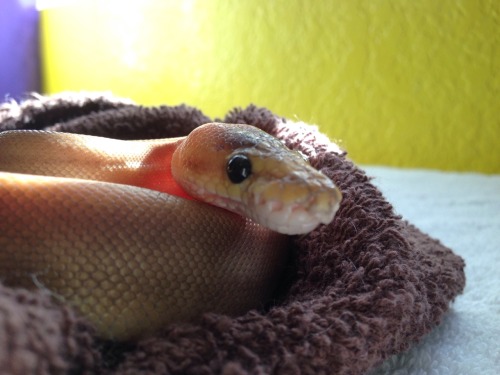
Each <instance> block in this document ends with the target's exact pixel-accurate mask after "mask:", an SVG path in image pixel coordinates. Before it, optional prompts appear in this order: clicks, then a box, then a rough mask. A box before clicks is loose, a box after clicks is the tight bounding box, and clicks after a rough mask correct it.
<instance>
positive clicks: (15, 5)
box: [0, 0, 40, 101]
mask: <svg viewBox="0 0 500 375" xmlns="http://www.w3.org/2000/svg"><path fill="white" fill-rule="evenodd" d="M38 20H39V18H38V11H37V9H36V7H35V0H0V101H3V100H4V99H6V98H15V99H19V98H21V97H23V96H24V95H25V94H27V93H29V92H31V91H39V90H40V57H39V55H40V54H39V43H38V39H39V37H38V35H39V34H38Z"/></svg>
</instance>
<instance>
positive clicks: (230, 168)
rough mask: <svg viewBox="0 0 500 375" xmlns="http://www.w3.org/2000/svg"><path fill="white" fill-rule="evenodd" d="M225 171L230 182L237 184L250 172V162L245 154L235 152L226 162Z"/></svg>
mask: <svg viewBox="0 0 500 375" xmlns="http://www.w3.org/2000/svg"><path fill="white" fill-rule="evenodd" d="M226 172H227V176H228V177H229V179H230V180H231V182H232V183H234V184H239V183H240V182H243V181H244V180H245V179H246V178H247V177H248V176H250V175H251V174H252V163H251V162H250V159H248V157H247V156H245V155H241V154H236V155H234V156H232V157H231V158H230V159H229V161H228V162H227V166H226Z"/></svg>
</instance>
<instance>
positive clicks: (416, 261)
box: [0, 93, 465, 374]
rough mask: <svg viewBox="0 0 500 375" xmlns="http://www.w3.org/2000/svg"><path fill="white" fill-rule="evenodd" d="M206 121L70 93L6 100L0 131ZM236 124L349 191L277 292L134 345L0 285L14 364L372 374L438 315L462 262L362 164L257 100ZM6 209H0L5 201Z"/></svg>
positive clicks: (152, 134) (9, 359)
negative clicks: (255, 304)
mask: <svg viewBox="0 0 500 375" xmlns="http://www.w3.org/2000/svg"><path fill="white" fill-rule="evenodd" d="M209 121H210V119H209V118H208V117H206V116H205V115H203V114H202V113H201V112H200V111H199V110H197V109H194V108H191V107H188V106H177V107H167V106H162V107H154V108H146V107H141V106H136V105H134V104H133V103H131V102H128V101H125V100H121V99H117V98H113V97H110V96H100V95H90V94H70V93H66V94H61V95H59V96H55V97H43V96H39V97H34V98H31V99H27V100H26V101H24V102H23V103H20V104H17V103H15V102H7V103H5V104H3V105H2V106H1V107H0V130H8V129H46V130H56V131H65V132H76V133H86V134H94V135H101V136H107V137H115V138H122V139H135V138H159V137H171V136H180V135H185V134H187V133H189V132H190V131H191V130H192V129H193V128H194V127H196V126H198V125H200V124H202V123H206V122H209ZM222 121H224V122H229V123H247V124H252V125H255V126H258V127H260V128H262V129H264V130H265V131H267V132H269V133H271V134H273V135H275V136H277V137H279V138H280V139H282V140H283V141H284V142H285V144H286V145H287V146H289V147H290V148H293V149H297V150H300V151H301V152H303V153H304V154H305V155H306V156H307V157H308V158H309V160H310V161H311V164H312V165H313V166H315V167H316V168H318V169H320V170H322V171H323V172H324V173H325V174H327V175H328V176H330V177H331V178H332V179H333V180H334V181H335V183H336V184H337V185H338V186H339V187H340V189H341V190H342V192H343V196H344V199H343V202H342V205H341V207H340V210H339V212H338V213H337V215H336V218H335V219H334V221H333V222H332V223H331V224H330V225H327V226H322V227H320V228H318V229H316V230H315V231H313V232H311V233H309V234H307V235H304V236H299V237H295V238H294V241H293V245H292V246H291V248H290V249H289V250H290V253H291V254H292V257H291V258H292V262H291V263H290V265H289V266H288V267H287V273H286V275H285V277H284V280H283V285H282V287H281V288H280V291H279V293H278V294H277V295H276V296H275V300H274V301H275V302H274V304H273V305H272V306H270V307H269V308H268V309H266V310H262V311H256V310H253V311H249V312H248V313H247V314H244V315H242V316H238V317H228V316H222V315H216V314H207V315H206V316H205V317H204V319H203V320H202V322H201V323H199V324H197V325H186V324H182V325H181V324H178V325H173V326H169V327H165V330H164V331H161V332H158V333H157V335H155V336H154V337H152V338H149V339H145V340H142V341H140V342H136V343H127V344H119V343H109V342H101V341H99V340H97V339H96V338H95V337H94V335H93V329H92V327H91V326H90V325H89V324H88V323H87V322H86V321H84V320H83V319H81V318H79V317H78V316H77V314H75V312H74V311H73V310H72V309H71V308H70V307H69V306H60V305H58V304H57V303H56V302H55V301H52V300H51V299H50V298H49V296H48V295H46V294H44V293H43V292H42V291H38V292H28V291H25V290H21V289H13V288H7V287H2V286H0V369H1V371H2V373H5V374H30V373H41V374H66V373H71V374H92V373H99V374H270V373H275V374H362V373H364V372H366V371H367V370H369V369H371V368H373V367H374V366H376V365H377V364H379V363H381V362H382V361H383V360H384V359H386V358H388V357H389V356H391V355H393V354H396V353H400V352H402V351H405V350H407V349H409V348H410V347H411V346H412V345H413V344H414V343H416V342H417V341H418V340H420V339H421V338H422V337H423V336H424V335H425V334H426V333H428V332H430V331H431V330H432V329H433V328H434V327H436V325H437V324H439V323H440V321H441V319H442V318H443V315H444V313H445V312H446V311H447V309H448V307H449V304H450V302H451V301H452V300H453V299H454V298H455V297H456V296H457V295H458V294H459V293H461V292H462V290H463V288H464V284H465V276H464V270H463V269H464V262H463V260H462V259H461V258H460V257H458V256H456V255H455V254H453V252H452V251H451V250H449V249H448V248H446V247H445V246H443V245H442V244H441V243H439V242H438V241H436V240H434V239H432V238H430V237H429V236H428V235H426V234H424V233H422V232H421V231H420V230H419V229H417V228H416V227H414V226H413V225H411V224H409V223H408V222H406V221H404V220H403V219H402V218H401V217H399V216H397V215H396V214H395V213H394V210H393V207H392V206H391V204H390V203H389V202H387V201H386V200H385V199H384V197H383V195H382V194H381V192H380V191H379V190H378V189H377V188H375V187H374V186H373V184H372V183H371V182H370V179H369V178H368V177H367V176H366V174H365V173H364V172H363V171H362V170H361V169H360V168H359V167H357V166H356V165H354V164H353V163H352V162H351V161H349V160H348V159H347V158H346V156H345V155H344V154H342V153H341V152H340V151H339V150H338V148H337V146H336V145H335V144H333V143H331V142H330V141H329V140H328V139H327V138H326V137H324V136H323V135H322V134H321V133H319V132H318V131H317V129H316V128H315V127H312V126H309V125H307V124H303V123H296V122H291V121H287V120H285V119H281V118H279V117H277V116H275V115H274V114H272V113H271V112H270V111H268V110H266V109H263V108H257V107H254V106H250V107H248V108H246V109H244V110H241V109H234V110H232V111H230V112H229V113H228V114H227V115H226V117H225V118H224V119H222ZM0 209H1V208H0Z"/></svg>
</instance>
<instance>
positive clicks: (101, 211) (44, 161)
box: [0, 124, 341, 340]
mask: <svg viewBox="0 0 500 375" xmlns="http://www.w3.org/2000/svg"><path fill="white" fill-rule="evenodd" d="M215 125H216V126H215V127H216V128H217V129H219V128H221V125H220V124H215ZM226 128H228V127H227V126H226V125H224V126H222V129H223V130H224V131H225V129H226ZM248 128H249V129H250V128H252V127H248ZM236 129H237V130H238V131H237V132H241V130H242V129H243V128H242V127H241V126H240V127H236ZM219 130H220V129H219ZM219 130H217V131H219ZM244 130H245V131H246V129H244ZM251 131H253V129H251ZM259 132H260V131H259ZM9 133H10V134H9ZM210 134H212V137H209V138H207V137H206V136H205V137H203V138H200V139H205V140H207V139H210V142H205V141H203V142H204V143H212V146H210V147H211V149H212V150H214V151H213V152H214V155H213V160H212V162H211V164H210V168H208V169H207V168H206V167H204V166H200V163H202V162H204V160H202V161H199V160H198V159H195V158H192V157H191V156H189V155H188V154H186V153H185V154H182V155H176V154H175V152H177V150H178V149H181V147H179V146H180V145H183V147H184V148H186V145H188V146H189V143H188V142H186V141H185V140H184V139H174V140H163V141H162V140H155V141H115V140H104V139H100V138H97V137H88V136H77V135H69V134H68V135H62V136H61V135H55V134H50V133H39V132H27V133H25V132H7V133H1V134H0V171H1V172H0V207H1V208H0V279H1V280H2V282H3V283H4V284H6V285H9V286H15V287H24V288H31V289H33V288H42V289H45V290H48V291H49V292H50V293H51V294H52V295H53V296H54V298H56V299H60V300H62V301H64V302H65V303H67V304H69V305H71V306H73V307H74V308H75V309H77V310H78V311H79V312H80V313H81V314H82V315H83V316H85V317H86V318H87V319H89V320H90V321H91V322H93V324H94V325H95V327H96V329H97V332H98V334H99V335H100V336H101V337H103V338H107V339H114V340H129V339H135V338H138V337H143V336H145V335H148V334H151V333H153V332H155V331H156V330H158V329H161V328H163V327H166V326H167V325H168V324H170V323H173V322H179V321H195V320H196V319H198V318H199V317H200V316H201V315H202V314H203V313H205V312H216V313H223V314H230V315H237V314H242V313H244V312H246V311H248V310H249V309H252V308H259V307H263V305H264V303H265V302H266V301H267V300H268V299H269V297H270V296H271V295H272V293H273V291H274V289H275V287H276V285H277V283H278V281H279V277H280V274H281V271H282V270H283V267H284V265H285V262H286V258H287V246H286V244H287V242H288V236H286V235H284V234H280V233H278V232H277V231H276V230H280V228H285V224H283V223H280V224H276V228H273V229H268V228H266V227H264V226H263V225H261V224H259V223H257V222H256V220H257V221H259V215H258V213H253V212H250V214H249V216H250V217H252V219H253V220H252V219H249V218H247V217H244V216H242V215H240V213H241V205H240V204H239V203H238V202H236V203H232V202H233V201H238V200H245V199H246V200H247V201H248V200H249V198H248V197H249V196H251V197H253V198H255V196H256V195H258V197H257V198H258V199H257V198H255V199H256V202H257V204H260V205H265V204H264V203H266V202H267V201H269V202H270V203H268V204H267V203H266V204H267V205H268V206H270V207H271V208H268V210H274V209H275V207H279V206H280V204H277V203H276V202H275V201H273V199H275V198H274V197H275V196H276V194H275V190H274V189H276V186H274V185H273V183H272V182H267V185H266V184H264V185H266V186H269V189H271V190H269V191H268V190H266V186H264V187H263V186H262V182H260V183H257V182H256V181H257V180H256V179H257V178H262V175H266V174H267V173H268V171H267V170H266V168H264V169H263V168H262V166H261V165H260V164H259V163H261V161H260V160H257V159H258V157H255V156H254V155H252V153H251V152H246V151H241V150H242V147H243V148H245V147H247V146H248V145H246V144H245V142H244V141H241V140H237V141H235V140H234V139H231V138H230V137H229V140H228V138H227V137H228V136H226V139H225V143H224V144H222V143H220V141H218V140H217V139H212V138H214V136H213V133H210ZM231 134H233V133H231ZM260 135H261V134H260V133H258V136H260ZM262 136H263V137H268V135H262ZM58 137H61V138H58ZM65 137H67V138H65ZM188 137H189V136H188ZM269 137H270V136H269ZM266 139H267V138H266ZM54 140H55V143H54ZM93 142H95V143H93ZM192 142H194V141H192ZM203 142H202V143H203ZM231 142H232V143H233V144H231V145H230V148H227V149H226V148H225V147H226V146H225V145H226V144H227V143H231ZM259 142H262V141H261V140H259ZM270 142H271V143H272V141H270ZM96 144H97V146H96ZM235 144H236V145H237V147H236V149H237V154H238V155H243V154H244V155H251V156H250V157H249V159H250V161H251V162H252V164H251V165H252V173H251V175H252V176H251V178H252V179H253V178H255V179H254V180H251V178H250V177H248V176H244V177H245V178H243V180H244V181H243V180H242V181H239V180H241V178H240V177H239V178H238V182H237V183H235V182H234V179H231V178H230V179H229V180H233V181H229V182H227V181H226V185H224V186H225V187H224V186H222V185H217V184H212V185H214V187H212V186H211V183H204V184H205V185H206V186H208V187H207V188H206V189H205V188H203V189H201V188H200V187H199V186H194V185H193V179H191V180H189V181H186V180H187V178H186V179H185V177H184V176H182V175H180V174H181V173H189V175H190V177H192V176H193V175H196V174H198V175H197V177H196V179H199V180H200V181H212V180H213V179H216V178H219V179H221V178H222V179H223V177H221V176H224V175H227V174H228V173H232V172H228V171H229V170H230V168H228V163H229V160H232V159H231V158H232V156H231V155H233V154H234V152H235V151H234V149H235ZM241 145H243V146H241ZM125 146H126V147H125ZM191 146H193V145H191ZM196 146H197V147H198V148H199V147H201V146H200V145H198V144H197V145H196ZM277 147H280V146H277ZM162 150H163V151H162ZM181 151H183V152H184V151H186V150H181ZM198 151H200V150H198ZM272 152H273V153H277V154H278V155H280V152H281V151H280V150H278V151H276V150H272ZM283 152H285V151H283ZM219 154H220V155H219ZM124 155H125V156H124ZM204 156H205V159H207V154H206V153H205V155H204ZM280 157H281V156H280ZM293 157H296V155H294V156H293ZM190 158H191V159H190ZM219 159H220V160H219ZM278 159H280V158H278ZM172 160H174V162H177V163H178V165H177V166H176V167H174V166H170V164H168V163H170V162H171V161H172ZM176 160H177V161H176ZM217 160H219V161H217ZM219 162H220V164H221V165H222V169H223V171H221V168H217V163H219ZM297 163H299V164H300V165H299V167H297V168H298V170H297V169H293V168H292V169H291V170H288V171H286V173H285V175H286V176H287V177H288V180H290V175H293V174H294V173H298V174H303V173H305V172H304V169H301V168H303V165H302V164H301V163H302V162H301V161H299V159H297ZM292 164H293V163H292ZM214 165H215V167H214ZM276 165H277V164H276ZM276 165H274V166H273V164H272V163H271V166H272V168H271V169H276V170H277V172H276V171H275V172H274V173H278V175H282V174H283V173H284V172H283V171H282V170H281V167H280V168H278V167H277V166H276ZM180 166H182V168H181V167H180ZM307 168H311V169H312V167H307ZM307 168H306V169H305V170H307V171H309V170H308V169H307ZM278 169H279V170H278ZM179 170H182V172H179ZM233 170H234V166H233ZM200 171H201V172H200ZM297 171H298V172H297ZM245 173H246V172H245ZM245 173H243V172H242V173H241V174H242V175H244V174H245ZM311 173H313V174H314V173H318V175H317V176H316V175H314V176H316V177H317V178H318V179H321V176H320V175H319V172H317V171H312V172H311ZM207 174H209V176H208V177H207ZM233 177H234V176H233ZM247 177H248V178H247ZM266 178H267V177H266ZM278 178H281V177H272V181H275V180H276V179H278ZM291 180H292V185H293V178H292V179H291ZM322 183H323V182H322ZM245 184H247V185H245ZM252 184H253V185H255V186H253V185H252ZM326 184H327V185H328V183H326ZM234 185H238V187H240V188H245V193H239V192H237V189H235V186H234ZM221 186H222V187H221ZM252 186H253V187H252ZM250 188H252V189H254V190H252V191H251V193H248V189H250ZM327 188H330V189H331V190H330V191H329V194H330V196H331V197H332V201H331V202H329V203H328V204H330V206H331V207H330V211H332V212H333V213H332V212H330V214H331V218H333V214H334V213H335V211H336V209H337V207H338V203H339V202H340V198H341V196H340V193H339V192H338V190H337V189H336V188H335V187H334V185H333V183H332V184H331V186H330V185H328V186H327ZM153 189H154V190H153ZM259 189H260V190H259ZM308 189H311V188H308ZM303 190H304V188H301V187H296V191H295V192H294V195H295V196H299V198H296V200H297V201H300V202H302V201H304V200H305V198H304V197H302V196H301V195H300V194H302V192H303ZM306 190H307V189H306ZM327 190H328V189H327ZM167 193H168V194H167ZM172 194H175V195H172ZM238 194H239V195H238ZM289 195H291V194H289ZM205 196H208V197H210V198H209V199H208V201H209V202H210V203H211V204H206V203H203V202H200V201H202V200H204V197H205ZM215 196H217V197H219V196H222V198H221V200H220V202H219V201H217V199H216V198H214V197H215ZM235 196H237V198H235ZM263 196H264V197H265V198H263ZM186 197H191V198H194V199H185V198H186ZM240 197H242V198H240ZM285 198H286V197H285ZM288 198H289V197H288ZM288 198H286V199H288ZM290 199H292V198H290ZM326 199H327V195H325V194H324V192H320V193H318V194H317V196H316V197H315V198H308V202H309V203H308V204H313V205H315V208H314V210H315V211H314V212H316V211H318V210H319V212H320V213H321V214H320V216H321V215H323V211H325V209H324V207H323V206H324V204H325V202H324V201H325V200H326ZM263 200H267V201H266V202H264V203H262V202H263ZM228 202H229V203H228ZM311 202H312V203H311ZM214 204H215V205H218V206H220V207H216V206H214ZM319 206H321V207H320V208H318V207H319ZM221 207H224V208H221ZM266 207H267V206H266ZM295 207H299V206H298V204H296V206H294V209H293V210H291V211H290V210H288V211H286V210H285V211H286V215H288V216H286V215H285V214H278V215H275V217H276V218H277V219H276V220H281V221H282V222H283V221H284V222H285V223H286V225H287V228H288V222H290V221H291V219H290V218H289V216H291V217H292V218H293V220H295V221H297V220H296V218H298V220H299V221H300V220H302V221H304V218H306V219H307V218H308V217H309V216H307V215H309V213H307V215H306V213H304V212H305V211H304V210H303V208H302V206H300V207H299V208H295ZM279 209H281V208H279ZM229 210H231V211H234V212H230V211H229ZM252 210H254V211H257V209H255V208H252ZM308 212H309V211H308ZM304 215H306V216H304ZM314 215H316V214H314ZM285 216H286V217H285ZM323 216H324V215H323ZM323 216H321V217H323ZM273 220H275V219H273ZM276 220H275V221H276ZM321 220H324V219H323V218H322V219H321ZM330 220H331V219H330ZM265 225H267V226H271V227H272V226H274V225H275V222H273V223H271V224H270V225H269V223H267V222H266V223H265ZM315 225H318V223H316V224H315ZM299 227H300V228H303V224H302V223H301V224H300V226H299ZM306 227H307V226H306ZM294 228H295V227H294ZM307 228H308V227H307ZM294 230H295V231H296V232H300V231H298V230H296V229H294ZM284 232H285V233H286V232H287V229H286V228H285V229H284Z"/></svg>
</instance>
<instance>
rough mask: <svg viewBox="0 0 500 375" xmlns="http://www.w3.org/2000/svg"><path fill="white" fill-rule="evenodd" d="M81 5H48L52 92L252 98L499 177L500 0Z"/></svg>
mask: <svg viewBox="0 0 500 375" xmlns="http://www.w3.org/2000/svg"><path fill="white" fill-rule="evenodd" d="M83 3H84V4H85V5H76V6H68V7H63V8H54V9H50V10H45V11H43V12H42V42H43V58H44V74H45V90H46V91H47V92H49V93H54V92H58V91H61V90H81V89H85V90H111V91H113V92H114V93H115V94H117V95H121V96H126V97H131V98H133V99H135V100H136V101H138V102H140V103H144V104H163V103H166V104H177V103H181V102H185V103H187V104H190V105H194V106H198V107H199V108H200V109H202V110H203V111H204V112H205V113H207V114H208V115H210V116H220V115H222V114H224V113H225V112H226V111H227V110H228V109H229V108H231V107H234V106H246V105H247V104H249V103H250V102H253V103H255V104H258V105H262V106H266V107H269V108H270V109H271V110H273V111H274V112H276V113H278V114H280V115H283V116H285V117H288V118H291V119H300V120H303V121H306V122H309V123H316V124H318V125H319V126H320V128H321V129H322V130H323V131H324V132H326V133H327V134H329V135H330V137H331V138H332V139H335V140H341V145H342V146H343V147H344V148H346V149H347V150H348V151H349V154H350V157H351V158H352V159H354V160H355V161H357V162H360V163H368V164H385V165H395V166H407V167H428V168H438V169H447V170H473V171H481V172H497V173H498V172H500V100H499V88H500V78H499V73H498V72H499V71H500V43H499V42H500V1H498V0H482V1H481V0H462V1H460V0H439V1H437V0H415V1H413V0H324V1H319V0H316V1H313V0H276V1H269V0H254V1H250V0H248V1H247V0H242V1H226V0H199V1H195V0H184V1H179V0H177V1H169V0H150V1H148V0H146V1H141V0H139V1H136V2H125V1H104V0H100V1H96V0H86V1H83ZM96 4H98V5H96ZM120 4H127V5H126V7H124V6H123V5H120Z"/></svg>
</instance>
